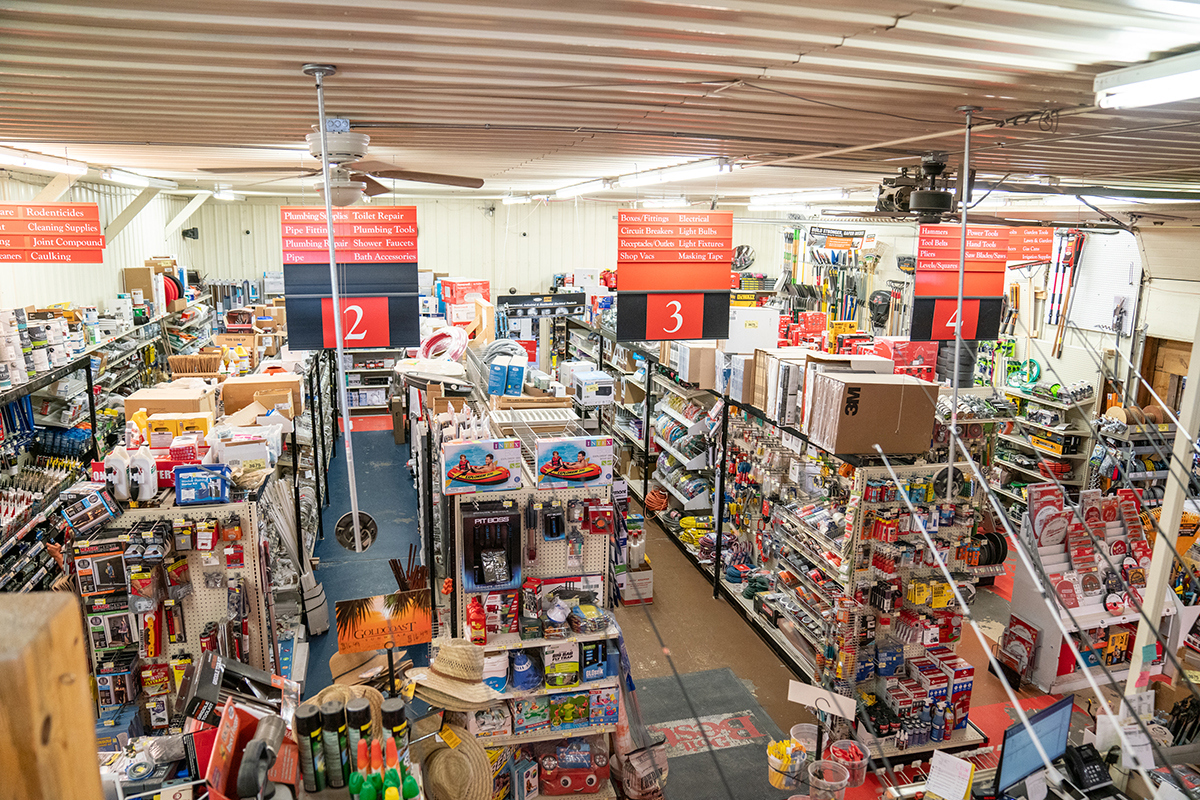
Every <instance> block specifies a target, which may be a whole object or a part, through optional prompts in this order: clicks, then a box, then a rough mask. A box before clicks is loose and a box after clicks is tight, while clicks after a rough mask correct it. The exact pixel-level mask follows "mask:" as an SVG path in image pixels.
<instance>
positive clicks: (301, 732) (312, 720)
mask: <svg viewBox="0 0 1200 800" xmlns="http://www.w3.org/2000/svg"><path fill="white" fill-rule="evenodd" d="M296 739H297V743H298V744H299V745H300V747H299V750H300V774H301V776H303V778H304V790H305V791H306V792H320V791H324V789H325V747H324V745H323V744H322V742H321V712H320V711H319V710H317V708H316V706H300V707H299V708H297V709H296Z"/></svg>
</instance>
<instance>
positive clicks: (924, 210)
mask: <svg viewBox="0 0 1200 800" xmlns="http://www.w3.org/2000/svg"><path fill="white" fill-rule="evenodd" d="M953 205H954V195H953V194H952V193H951V192H940V191H937V190H936V189H914V190H913V193H912V194H911V195H909V197H908V208H909V210H910V211H914V212H916V213H918V214H943V213H946V212H948V211H950V209H951V208H952V207H953Z"/></svg>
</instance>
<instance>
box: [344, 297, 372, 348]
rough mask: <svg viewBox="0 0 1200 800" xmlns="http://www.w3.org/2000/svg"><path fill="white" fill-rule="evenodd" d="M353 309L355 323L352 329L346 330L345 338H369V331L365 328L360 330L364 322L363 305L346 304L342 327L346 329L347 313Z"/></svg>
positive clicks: (352, 339) (360, 339) (356, 339)
mask: <svg viewBox="0 0 1200 800" xmlns="http://www.w3.org/2000/svg"><path fill="white" fill-rule="evenodd" d="M351 311H353V312H354V324H353V325H351V326H350V330H348V331H345V334H346V335H345V339H346V341H347V342H353V341H362V340H363V339H365V338H367V331H366V329H365V328H364V329H363V330H361V331H360V330H358V326H359V324H360V323H361V322H362V318H363V310H362V306H357V305H355V306H346V308H345V310H344V311H343V312H342V315H343V319H342V328H343V329H344V328H345V326H346V320H345V319H344V317H345V315H346V314H349V313H350V312H351Z"/></svg>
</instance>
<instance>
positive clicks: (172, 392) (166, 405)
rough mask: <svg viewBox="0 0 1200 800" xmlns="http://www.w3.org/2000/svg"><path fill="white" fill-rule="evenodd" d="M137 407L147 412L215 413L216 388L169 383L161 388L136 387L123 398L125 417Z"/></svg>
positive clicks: (131, 414) (135, 411)
mask: <svg viewBox="0 0 1200 800" xmlns="http://www.w3.org/2000/svg"><path fill="white" fill-rule="evenodd" d="M139 409H145V411H146V413H147V414H157V413H160V412H168V413H176V412H177V413H186V412H199V413H204V412H209V413H211V414H213V415H215V414H216V412H217V389H216V387H215V386H206V387H204V388H187V387H183V386H177V385H171V384H168V385H167V386H166V387H163V388H156V389H138V390H137V391H136V392H134V393H133V394H131V395H129V396H128V397H126V398H125V418H126V419H128V418H129V417H131V416H133V415H134V414H135V413H137V411H138V410H139Z"/></svg>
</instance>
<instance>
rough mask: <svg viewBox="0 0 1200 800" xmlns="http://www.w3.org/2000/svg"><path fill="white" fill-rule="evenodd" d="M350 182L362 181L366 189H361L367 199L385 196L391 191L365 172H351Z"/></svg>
mask: <svg viewBox="0 0 1200 800" xmlns="http://www.w3.org/2000/svg"><path fill="white" fill-rule="evenodd" d="M350 180H352V181H362V182H363V183H365V184H366V185H367V188H366V189H363V194H365V195H366V196H367V197H374V196H375V195H377V194H387V193H388V192H390V191H391V189H388V187H386V186H384V185H383V184H382V183H380V182H379V181H377V180H375V179H374V178H372V177H371V176H370V175H368V174H367V173H365V172H351V173H350Z"/></svg>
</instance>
